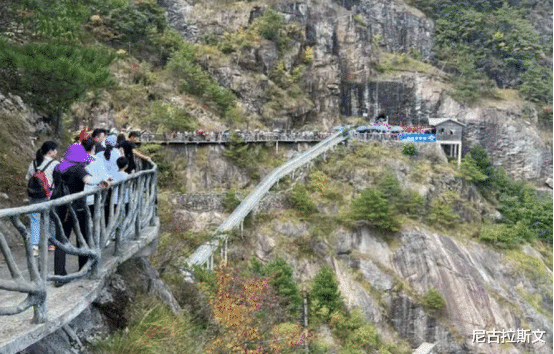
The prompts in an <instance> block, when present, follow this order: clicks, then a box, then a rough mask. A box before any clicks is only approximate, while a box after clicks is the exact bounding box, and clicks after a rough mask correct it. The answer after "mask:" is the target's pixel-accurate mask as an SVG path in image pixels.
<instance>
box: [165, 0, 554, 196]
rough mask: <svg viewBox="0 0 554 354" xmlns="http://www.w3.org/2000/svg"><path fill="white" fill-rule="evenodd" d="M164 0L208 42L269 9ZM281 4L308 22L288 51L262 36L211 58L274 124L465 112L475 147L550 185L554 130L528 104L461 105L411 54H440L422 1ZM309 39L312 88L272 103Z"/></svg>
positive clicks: (256, 112) (181, 25) (305, 83)
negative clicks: (278, 79)
mask: <svg viewBox="0 0 554 354" xmlns="http://www.w3.org/2000/svg"><path fill="white" fill-rule="evenodd" d="M162 4H163V5H164V6H165V7H166V8H167V12H168V16H169V19H170V22H171V24H172V25H173V27H175V28H176V29H178V30H179V31H180V32H181V33H182V34H183V35H184V36H185V37H186V38H187V39H189V40H191V41H193V42H198V43H202V41H203V40H204V38H207V37H209V36H216V37H219V38H221V36H222V35H223V34H225V33H239V32H240V31H242V30H243V29H245V28H248V26H250V25H251V24H252V22H253V21H254V19H256V18H257V17H259V16H261V15H262V14H263V13H264V11H265V8H263V7H259V6H254V5H252V6H249V5H248V4H247V3H240V6H239V5H237V4H235V5H233V6H209V4H200V3H193V2H187V1H185V0H164V1H162ZM273 8H274V9H276V11H278V12H279V13H281V14H282V15H283V16H284V19H285V22H286V23H288V24H296V26H297V27H296V28H297V29H299V35H298V36H296V37H294V39H292V40H291V43H290V45H289V49H288V50H286V51H285V52H279V50H278V48H277V45H276V44H275V43H274V42H271V41H266V40H262V41H261V42H259V43H249V44H248V45H246V46H245V47H244V48H242V49H241V50H240V51H239V52H233V53H231V54H229V55H228V58H227V59H226V60H215V59H214V58H213V57H211V56H205V57H203V58H202V64H203V65H204V66H205V67H206V68H207V69H208V70H209V71H210V72H211V73H212V75H213V76H214V77H215V78H216V79H217V80H218V81H219V83H220V84H222V85H223V86H225V87H228V88H230V89H231V90H233V91H234V92H235V94H236V95H237V97H239V99H240V101H241V103H242V106H243V107H244V109H245V110H246V112H247V113H248V114H250V115H251V116H252V117H253V118H255V119H257V120H260V121H262V122H263V123H264V124H266V125H267V126H268V127H273V128H292V127H294V126H299V125H303V124H306V123H308V124H310V125H314V126H318V127H321V126H323V127H324V128H330V127H331V126H333V125H335V124H339V122H338V120H339V117H340V116H341V115H342V116H346V117H348V116H353V117H362V118H364V119H367V120H369V119H373V118H374V117H376V116H377V115H378V114H379V113H385V114H386V115H387V116H388V118H389V122H390V123H392V124H400V123H402V124H404V125H408V124H414V125H424V124H427V119H428V118H430V117H431V118H434V117H451V118H457V119H459V120H461V121H462V122H465V123H466V124H468V129H467V130H466V140H465V142H466V145H465V146H466V147H469V145H471V144H481V145H483V146H484V147H485V148H486V149H487V150H488V152H489V154H490V155H491V158H492V160H493V162H494V163H495V164H497V165H502V166H503V167H504V168H505V169H506V171H507V172H508V173H509V174H510V175H512V177H514V178H518V179H519V178H523V179H526V180H530V181H534V182H538V183H539V184H541V185H542V184H543V183H544V181H545V180H546V179H548V178H551V177H552V147H551V146H550V145H551V143H550V142H549V141H550V139H547V141H546V142H545V141H544V140H543V139H541V138H540V136H539V135H538V134H537V132H536V130H535V128H533V127H532V126H527V125H526V124H525V123H524V122H523V119H522V118H523V117H525V116H529V113H527V112H525V110H524V107H523V106H522V105H521V104H514V102H510V101H504V102H499V103H498V102H497V103H490V102H489V103H486V104H485V105H484V106H477V107H467V106H465V105H463V104H459V103H457V102H455V101H454V100H452V98H450V96H449V94H448V92H449V90H450V89H451V87H450V86H449V84H448V83H447V81H448V80H447V78H446V74H444V73H442V72H440V70H438V69H436V68H432V67H430V66H428V65H427V66H426V65H423V64H422V63H421V62H419V64H417V63H416V64H414V62H412V61H410V60H411V59H408V58H407V55H408V54H409V55H411V56H412V57H416V58H419V60H421V61H430V60H432V59H433V49H432V48H433V38H434V24H433V22H432V21H431V20H430V19H428V18H426V17H425V16H424V15H423V14H422V13H421V12H419V11H418V10H417V9H415V8H412V7H410V6H408V5H406V4H405V3H404V2H401V1H391V0H379V1H359V0H340V1H330V0H329V1H320V2H302V1H298V2H278V3H276V4H275V5H274V6H273ZM308 47H309V48H311V49H312V50H313V62H312V63H309V64H304V65H305V69H304V74H303V75H302V76H301V80H300V82H299V87H300V88H301V89H302V91H303V94H304V95H305V96H302V95H298V94H295V95H292V96H287V97H288V98H284V99H283V100H282V101H284V102H281V103H280V106H279V105H278V107H277V108H275V107H273V108H272V109H271V110H268V109H267V104H268V102H269V100H270V98H271V97H270V96H271V95H272V94H273V93H274V90H275V83H274V82H273V81H272V79H271V73H272V71H273V70H274V69H275V67H276V66H277V65H278V63H279V62H281V63H283V65H284V69H285V71H288V72H292V69H293V68H294V67H297V66H298V65H300V64H303V62H302V60H303V59H302V58H303V55H304V51H305V49H306V48H308ZM384 53H388V54H386V55H384ZM272 92H273V93H272ZM489 107H497V108H489ZM533 116H536V113H534V114H533V113H532V114H531V118H532V117H533ZM506 149H507V150H508V153H506ZM465 150H467V149H465Z"/></svg>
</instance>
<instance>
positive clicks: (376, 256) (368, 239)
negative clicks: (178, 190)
mask: <svg viewBox="0 0 554 354" xmlns="http://www.w3.org/2000/svg"><path fill="white" fill-rule="evenodd" d="M309 234H310V225H309V224H307V223H300V224H295V223H294V222H292V223H291V222H290V221H286V222H284V221H281V222H279V221H276V222H273V223H272V224H271V226H270V227H269V228H267V227H266V228H263V229H261V230H259V231H258V234H257V241H256V255H257V256H258V257H261V258H262V259H267V260H269V259H271V257H273V256H274V255H275V254H280V255H281V256H284V257H287V258H288V261H289V262H290V263H291V264H293V265H294V268H295V275H296V277H297V280H298V281H299V282H309V281H310V280H311V279H312V278H313V276H315V274H316V273H317V271H318V269H319V265H318V263H321V262H324V263H327V264H330V265H332V266H333V268H334V269H335V272H336V274H337V278H338V280H339V283H340V285H339V288H340V291H341V294H342V295H343V296H344V298H345V299H346V301H347V304H348V306H349V307H360V308H361V309H362V311H363V312H364V314H365V316H366V318H367V319H368V320H369V321H371V322H372V323H375V324H376V326H377V327H378V328H379V329H380V332H381V333H383V335H384V336H385V337H386V338H387V340H391V341H394V340H395V338H403V339H404V340H407V341H408V342H409V343H410V345H411V346H412V347H413V348H416V347H418V346H419V345H420V344H421V343H423V342H430V343H437V345H436V350H437V352H438V353H500V352H502V353H524V352H527V351H531V352H533V353H550V352H551V351H552V321H551V319H550V318H549V317H548V315H547V314H550V313H551V312H552V293H551V291H550V288H551V286H552V282H551V279H552V272H551V271H550V270H548V268H547V267H546V266H545V265H544V263H543V262H542V260H541V259H542V257H541V256H540V254H538V253H537V252H536V251H534V250H532V249H530V248H527V249H526V250H525V252H527V253H528V257H529V259H532V260H533V262H535V261H536V262H537V263H536V266H537V267H538V268H539V269H540V270H541V271H544V272H545V273H544V274H543V275H540V276H538V275H537V276H536V278H534V277H533V276H529V274H526V273H525V272H522V264H523V263H518V262H517V261H514V260H512V259H511V258H509V257H508V256H506V255H505V254H504V255H503V254H501V253H499V252H497V251H494V250H491V249H490V248H487V247H485V246H483V245H481V244H479V243H476V242H472V241H469V242H468V241H458V240H455V239H453V238H452V237H449V236H446V235H441V234H436V233H433V232H430V231H429V230H425V229H415V230H404V231H401V232H400V233H399V234H398V235H396V236H394V237H395V241H394V242H391V241H392V240H390V239H389V240H387V239H383V238H382V236H378V235H377V234H376V233H375V232H374V231H373V230H372V229H371V228H369V227H366V226H362V227H360V228H359V229H358V230H357V231H354V232H351V231H347V230H343V229H340V230H337V231H336V232H335V233H334V234H333V235H332V236H331V237H330V239H335V240H336V241H335V243H334V244H332V243H330V242H326V241H319V242H312V243H311V244H310V245H309V246H308V247H309V248H310V249H311V250H312V252H313V253H314V254H315V255H316V256H315V258H314V257H311V258H308V259H306V258H301V259H299V258H297V257H296V256H295V255H294V254H289V253H288V252H285V253H283V249H282V247H283V246H282V245H283V242H287V243H297V242H299V240H301V239H302V238H304V237H308V235H309ZM284 240H286V241H284ZM393 245H394V246H393ZM239 248H240V246H239ZM234 249H235V252H234V254H242V252H240V251H238V250H237V247H234ZM232 254H233V253H232ZM523 262H525V261H523ZM431 288H435V289H437V290H438V291H439V292H440V293H441V294H442V296H443V297H444V299H445V303H446V309H445V310H444V312H442V313H437V312H433V311H430V310H427V309H426V308H425V307H424V305H422V301H421V299H422V296H423V295H424V294H425V293H426V292H427V291H428V290H429V289H431ZM528 296H532V297H536V299H538V302H537V303H536V306H532V305H530V303H529V301H528ZM526 297H527V299H526ZM493 329H496V330H499V331H502V330H503V329H504V330H506V331H508V330H510V329H516V330H517V329H530V330H532V331H535V330H537V329H539V330H541V331H545V334H544V336H543V338H542V339H543V340H544V341H545V343H535V344H533V345H531V344H517V345H515V346H502V347H501V346H500V345H497V344H490V345H489V344H476V343H473V331H474V330H486V331H492V330H493ZM533 338H534V337H533Z"/></svg>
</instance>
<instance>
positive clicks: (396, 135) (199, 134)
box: [141, 124, 433, 143]
mask: <svg viewBox="0 0 554 354" xmlns="http://www.w3.org/2000/svg"><path fill="white" fill-rule="evenodd" d="M345 128H346V129H349V130H350V135H351V136H352V137H355V138H358V139H359V140H366V141H367V140H400V139H401V138H402V134H406V133H415V134H429V133H432V130H433V127H429V126H409V127H403V126H392V125H388V124H379V125H372V126H358V127H355V128H352V127H350V126H337V127H334V128H333V129H332V130H331V131H319V130H308V131H293V130H282V129H275V130H273V131H267V130H252V131H250V130H240V129H236V130H224V131H218V130H215V131H205V130H202V129H198V130H196V131H171V132H165V133H161V134H159V133H152V132H148V131H144V132H142V133H141V141H143V142H182V143H188V142H193V143H194V142H196V143H203V142H206V143H210V142H212V143H225V142H228V141H229V140H230V139H231V137H232V136H233V135H235V136H236V137H238V138H240V139H241V140H242V141H244V142H257V141H285V142H286V141H290V142H298V141H320V140H324V139H326V138H327V137H329V136H330V135H331V134H333V132H334V131H335V132H336V131H339V130H341V129H345Z"/></svg>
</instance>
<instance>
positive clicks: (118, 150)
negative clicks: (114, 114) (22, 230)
mask: <svg viewBox="0 0 554 354" xmlns="http://www.w3.org/2000/svg"><path fill="white" fill-rule="evenodd" d="M139 137H140V134H139V133H137V132H131V133H130V134H129V136H128V137H126V136H125V135H124V134H117V132H116V131H114V130H111V131H107V130H105V129H94V130H92V131H89V130H88V129H87V127H85V128H83V129H82V130H81V131H80V133H79V134H78V135H77V136H76V137H75V142H74V143H73V144H71V145H69V146H68V148H67V150H66V151H65V153H64V155H63V157H62V159H61V161H57V160H56V157H57V155H58V150H57V148H58V145H57V143H56V142H54V141H47V142H45V143H43V144H42V146H41V147H40V149H38V150H37V152H36V156H35V159H34V160H33V161H32V162H31V163H30V165H29V168H28V170H27V174H26V180H27V181H28V197H29V203H30V204H36V203H42V202H46V201H48V200H51V199H57V198H61V197H64V196H66V195H69V194H74V193H79V192H83V191H91V190H93V189H95V188H96V187H100V188H102V189H105V190H108V191H109V192H108V193H110V194H111V198H112V200H115V201H117V200H120V199H118V190H117V189H118V188H117V187H116V188H114V189H113V190H111V184H112V183H115V182H117V181H121V180H124V179H126V178H127V176H129V175H130V174H133V173H135V172H136V171H137V169H138V168H139V165H138V164H137V163H136V161H135V157H139V158H141V159H144V160H147V161H149V160H150V159H149V158H148V157H147V156H146V155H144V154H143V153H141V152H140V151H138V150H137V146H136V144H135V143H136V142H138V140H139ZM122 198H123V197H122ZM123 200H124V203H125V210H126V212H128V208H129V207H128V203H129V195H128V190H127V191H126V195H125V196H124V198H123ZM106 204H109V203H106ZM94 207H95V205H94V195H89V196H87V197H86V198H82V199H79V200H77V201H74V202H73V209H74V211H75V213H76V215H77V220H78V227H79V230H80V231H81V232H82V235H83V236H84V238H85V241H86V242H88V241H87V240H88V239H89V237H91V236H90V235H91V232H92V230H89V222H88V221H89V220H88V217H87V213H88V211H90V212H91V215H94ZM105 207H108V205H106V206H105ZM115 208H117V205H116V206H115ZM86 209H88V211H87V210H86ZM56 213H57V214H58V217H59V218H60V220H61V222H62V226H63V233H64V235H65V237H66V238H67V239H68V240H69V239H70V236H71V233H72V230H73V229H74V228H75V227H76V226H77V225H74V220H73V217H71V216H70V215H69V214H70V211H69V208H67V207H60V208H57V210H56ZM108 214H109V213H108V212H107V211H106V213H105V215H106V218H107V217H108ZM30 221H31V222H30V234H31V244H32V250H33V254H34V255H35V256H36V255H38V253H39V250H38V244H39V241H40V234H41V221H40V213H31V214H30ZM106 222H107V220H106ZM46 233H50V234H51V235H54V234H56V233H55V228H54V223H53V222H51V225H50V227H49V230H47V232H46ZM56 239H58V241H60V242H63V240H62V239H59V238H58V235H56ZM76 244H77V247H80V246H81V245H80V241H79V238H77V240H76ZM49 250H50V251H54V252H55V253H54V273H55V274H56V275H66V274H67V272H66V270H65V252H63V251H61V250H59V249H56V248H55V247H53V246H52V245H50V246H49ZM86 261H87V257H85V256H79V268H81V267H83V266H84V264H85V263H86ZM57 285H63V283H59V284H57Z"/></svg>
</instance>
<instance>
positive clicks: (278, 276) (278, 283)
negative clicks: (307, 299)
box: [264, 258, 302, 315]
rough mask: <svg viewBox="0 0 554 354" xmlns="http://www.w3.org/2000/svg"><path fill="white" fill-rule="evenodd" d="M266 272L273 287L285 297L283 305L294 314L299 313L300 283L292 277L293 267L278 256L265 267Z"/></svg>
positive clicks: (300, 303) (300, 301) (300, 300)
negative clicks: (297, 283)
mask: <svg viewBox="0 0 554 354" xmlns="http://www.w3.org/2000/svg"><path fill="white" fill-rule="evenodd" d="M264 274H265V275H266V276H268V277H269V278H270V281H271V284H272V285H273V288H274V289H275V290H276V291H277V293H278V294H279V295H281V296H282V297H283V298H284V301H283V302H282V305H283V306H285V307H287V308H288V309H289V312H290V313H291V314H292V315H297V314H298V310H299V309H300V306H301V305H302V297H301V296H300V290H299V289H298V285H296V283H295V282H294V279H293V278H292V267H291V266H290V265H289V264H288V263H287V261H285V260H284V259H283V258H276V259H274V260H273V261H271V262H270V263H269V264H267V265H266V266H265V267H264Z"/></svg>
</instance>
